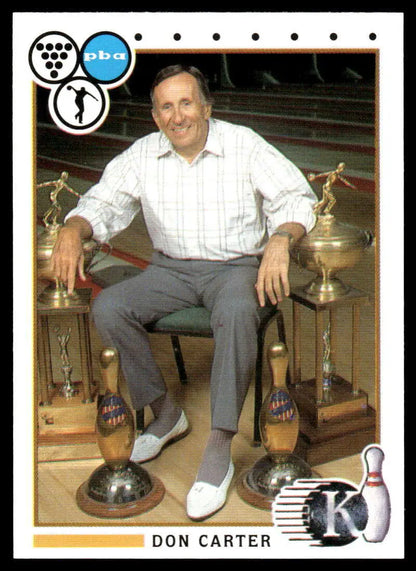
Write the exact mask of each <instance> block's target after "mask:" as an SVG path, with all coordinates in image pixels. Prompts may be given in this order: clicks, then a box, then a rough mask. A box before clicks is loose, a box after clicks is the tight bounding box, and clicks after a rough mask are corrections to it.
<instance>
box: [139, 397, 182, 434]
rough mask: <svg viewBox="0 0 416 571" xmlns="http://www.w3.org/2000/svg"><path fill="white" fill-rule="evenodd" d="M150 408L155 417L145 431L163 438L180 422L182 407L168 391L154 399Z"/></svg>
mask: <svg viewBox="0 0 416 571" xmlns="http://www.w3.org/2000/svg"><path fill="white" fill-rule="evenodd" d="M150 408H151V409H152V413H153V415H154V417H155V419H154V420H153V421H152V422H151V423H150V424H149V426H148V427H147V428H146V431H145V432H146V434H154V435H155V436H157V437H158V438H162V436H165V434H167V433H168V432H169V431H170V430H172V428H173V427H174V426H175V424H176V423H177V422H178V420H179V417H180V415H181V412H182V409H181V408H180V407H179V406H177V405H176V404H175V403H174V402H173V400H172V399H171V398H170V396H169V394H168V393H165V394H164V395H162V396H161V397H159V398H157V399H156V400H155V401H153V402H152V403H151V404H150Z"/></svg>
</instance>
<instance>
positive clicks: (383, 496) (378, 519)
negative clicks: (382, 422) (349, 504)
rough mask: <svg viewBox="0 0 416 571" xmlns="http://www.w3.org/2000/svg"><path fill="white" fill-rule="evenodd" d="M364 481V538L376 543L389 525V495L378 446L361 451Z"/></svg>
mask: <svg viewBox="0 0 416 571" xmlns="http://www.w3.org/2000/svg"><path fill="white" fill-rule="evenodd" d="M363 460H364V463H365V464H364V468H365V470H366V472H365V474H364V482H363V485H362V488H361V495H362V496H363V498H364V499H365V501H366V503H367V510H368V520H367V525H366V527H365V529H364V532H363V535H364V539H365V540H366V541H368V542H372V543H376V542H380V541H383V539H384V538H385V536H386V535H387V532H388V530H389V526H390V496H389V491H388V489H387V486H386V484H385V483H384V481H383V476H382V468H381V466H382V463H383V460H384V453H383V451H382V450H381V448H379V447H378V446H373V445H371V446H369V447H368V448H366V450H365V451H364V453H363Z"/></svg>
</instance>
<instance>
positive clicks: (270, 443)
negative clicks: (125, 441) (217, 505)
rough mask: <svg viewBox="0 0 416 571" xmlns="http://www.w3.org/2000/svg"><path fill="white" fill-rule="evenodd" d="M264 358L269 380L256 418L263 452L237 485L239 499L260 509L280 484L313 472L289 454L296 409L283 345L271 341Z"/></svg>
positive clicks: (295, 428) (293, 442) (293, 441)
mask: <svg viewBox="0 0 416 571" xmlns="http://www.w3.org/2000/svg"><path fill="white" fill-rule="evenodd" d="M267 358H268V362H269V366H270V371H271V375H272V384H271V387H270V390H269V391H268V393H267V395H266V397H265V399H264V401H263V404H262V407H261V410H260V419H259V423H260V434H261V440H262V444H263V446H264V448H265V449H266V451H267V454H266V456H263V457H262V458H260V460H258V461H257V462H256V463H255V464H254V466H253V467H252V468H251V469H250V470H249V471H248V472H247V473H246V474H244V475H243V477H242V478H241V479H240V481H239V483H238V486H237V490H238V493H239V495H240V496H241V498H242V499H243V500H245V501H246V502H247V503H249V504H251V505H253V506H255V507H257V508H261V509H271V505H272V502H273V500H274V498H275V496H276V494H277V493H278V492H279V491H280V490H281V488H283V486H287V485H290V484H292V483H293V482H294V481H295V480H297V479H299V478H310V477H311V476H312V475H313V472H312V470H311V468H310V467H309V465H308V464H307V463H306V462H305V461H304V460H303V459H302V458H299V457H298V456H296V455H295V454H293V451H294V449H295V447H296V442H297V439H298V434H299V413H298V409H297V406H296V403H295V402H294V401H293V400H292V398H291V397H290V395H289V393H288V391H287V388H286V371H287V367H288V362H289V357H288V351H287V348H286V345H285V344H284V343H272V344H271V345H270V346H269V348H268V352H267ZM314 477H316V475H314Z"/></svg>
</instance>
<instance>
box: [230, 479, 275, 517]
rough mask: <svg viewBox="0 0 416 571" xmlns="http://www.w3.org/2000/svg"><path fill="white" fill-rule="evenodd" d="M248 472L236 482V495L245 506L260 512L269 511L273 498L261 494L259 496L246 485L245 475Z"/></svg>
mask: <svg viewBox="0 0 416 571" xmlns="http://www.w3.org/2000/svg"><path fill="white" fill-rule="evenodd" d="M248 473H249V471H247V472H245V473H244V474H243V475H242V476H241V477H240V479H239V480H238V482H237V493H238V495H239V496H240V498H241V499H242V500H244V501H245V502H246V503H247V504H250V505H251V506H254V507H255V508H258V509H260V510H267V511H270V510H271V509H272V503H273V501H274V498H269V497H267V496H264V495H263V494H259V493H258V492H256V491H255V490H253V489H252V488H250V486H249V485H248V483H247V475H248Z"/></svg>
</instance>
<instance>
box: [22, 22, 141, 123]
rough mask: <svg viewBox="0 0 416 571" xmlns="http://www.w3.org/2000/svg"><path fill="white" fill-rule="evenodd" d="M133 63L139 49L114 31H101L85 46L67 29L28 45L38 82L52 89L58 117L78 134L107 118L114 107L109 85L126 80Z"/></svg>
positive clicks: (51, 102)
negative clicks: (78, 43)
mask: <svg viewBox="0 0 416 571" xmlns="http://www.w3.org/2000/svg"><path fill="white" fill-rule="evenodd" d="M134 63H135V62H134V51H133V50H132V49H131V48H130V47H129V45H128V44H127V42H126V41H125V40H124V39H123V38H122V37H121V36H119V35H118V34H115V33H113V32H99V33H96V34H94V35H92V36H90V37H89V38H88V39H87V40H86V41H85V42H84V43H83V45H82V47H81V48H78V46H77V44H76V42H75V41H74V40H73V39H72V38H71V37H70V36H68V35H67V34H65V33H63V32H47V33H45V34H42V35H41V36H39V37H38V38H36V40H35V41H34V42H33V43H32V45H31V47H30V50H29V65H30V68H31V70H32V72H33V75H34V77H35V81H36V83H37V84H38V85H40V86H42V87H45V88H46V89H50V95H49V101H48V106H49V111H50V114H51V116H52V118H53V120H54V121H55V123H56V124H57V125H58V126H59V127H61V128H62V129H63V130H64V131H67V132H70V133H73V134H85V133H89V132H91V131H93V130H95V129H97V128H98V127H99V126H100V125H101V124H102V123H103V121H104V120H105V118H106V116H107V113H108V110H109V96H108V91H107V90H108V89H114V88H115V87H118V86H119V85H121V84H122V83H123V82H124V81H126V79H127V78H128V77H129V75H130V73H131V72H132V70H133V68H134Z"/></svg>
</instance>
